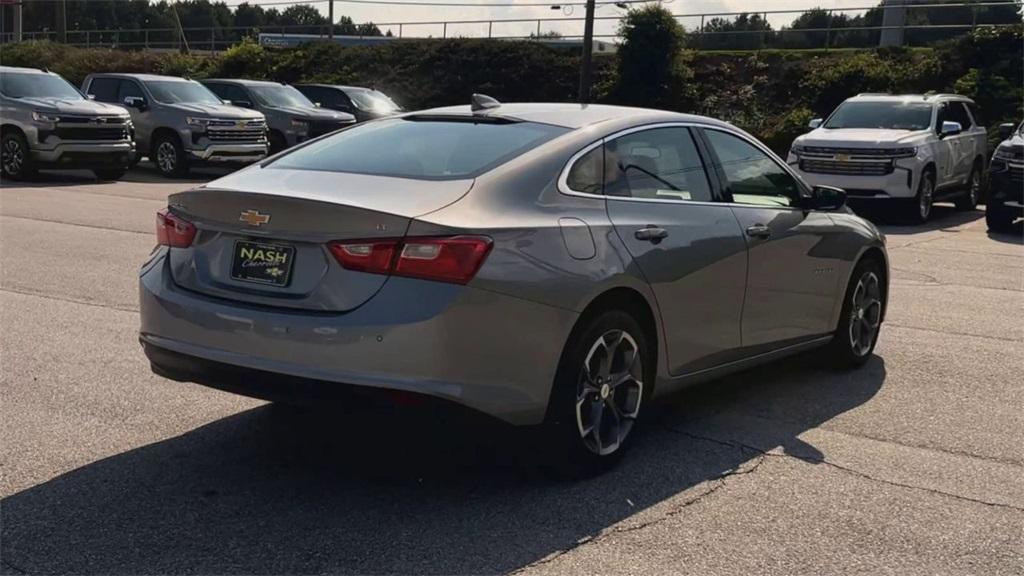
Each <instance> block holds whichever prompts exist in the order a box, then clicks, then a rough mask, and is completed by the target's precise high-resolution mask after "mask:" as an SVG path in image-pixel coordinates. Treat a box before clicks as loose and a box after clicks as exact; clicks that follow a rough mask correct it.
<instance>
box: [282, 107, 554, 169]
mask: <svg viewBox="0 0 1024 576" xmlns="http://www.w3.org/2000/svg"><path fill="white" fill-rule="evenodd" d="M566 132H568V129H567V128H562V127H559V126H551V125H549V124H536V123H532V122H514V123H495V122H490V121H485V122H473V121H466V120H449V119H436V120H434V119H431V120H422V119H419V120H414V119H407V118H395V119H391V120H380V121H376V122H368V123H366V124H360V125H357V126H355V127H353V128H350V129H348V130H344V131H342V132H339V133H337V134H335V135H333V136H329V137H327V138H325V139H323V140H320V141H318V142H314V143H312V144H309V145H308V146H304V147H302V148H300V149H298V150H295V151H294V152H292V153H290V154H287V155H285V156H283V157H281V158H280V159H278V160H276V161H274V162H273V163H272V164H271V165H270V166H271V167H273V168H291V169H298V170H326V171H331V172H352V173H356V174H373V175H378V176H394V177H398V178H417V179H424V180H457V179H460V178H474V177H476V176H478V175H479V174H482V173H484V172H486V171H488V170H490V169H492V168H494V167H496V166H498V165H500V164H503V163H505V162H508V161H509V160H511V159H512V158H515V157H516V156H519V155H520V154H522V153H524V152H526V151H527V150H530V149H531V148H533V147H535V146H538V145H540V144H542V143H544V142H547V141H548V140H551V139H552V138H555V137H556V136H559V135H561V134H564V133H566Z"/></svg>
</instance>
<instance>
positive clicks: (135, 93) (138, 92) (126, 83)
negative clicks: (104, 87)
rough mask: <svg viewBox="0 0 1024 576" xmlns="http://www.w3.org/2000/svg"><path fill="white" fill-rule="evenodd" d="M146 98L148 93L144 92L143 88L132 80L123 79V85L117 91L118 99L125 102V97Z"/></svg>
mask: <svg viewBox="0 0 1024 576" xmlns="http://www.w3.org/2000/svg"><path fill="white" fill-rule="evenodd" d="M128 97H135V98H145V97H146V95H145V94H144V93H143V92H142V88H139V85H138V84H136V83H135V82H133V81H131V80H121V85H120V87H119V88H118V91H117V101H118V102H124V99H125V98H128Z"/></svg>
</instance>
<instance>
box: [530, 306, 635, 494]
mask: <svg viewBox="0 0 1024 576" xmlns="http://www.w3.org/2000/svg"><path fill="white" fill-rule="evenodd" d="M574 334H575V335H574V337H573V338H572V340H571V341H570V342H569V343H568V344H567V345H566V346H567V348H566V350H565V352H564V354H563V356H562V362H561V365H560V367H559V370H558V374H557V376H556V378H555V384H554V389H553V391H552V394H551V404H550V405H549V406H548V418H547V422H546V429H547V436H548V438H547V440H548V443H547V447H548V448H549V449H553V450H554V451H555V452H554V453H553V454H551V456H553V458H554V459H555V462H556V464H557V466H558V467H559V468H560V469H562V470H563V471H564V472H569V473H571V474H582V475H588V474H593V473H596V472H600V471H602V470H605V469H607V468H609V467H610V466H612V465H613V464H615V463H616V462H617V461H618V460H619V458H621V457H622V454H623V453H624V452H625V450H626V448H627V447H628V446H629V441H630V440H631V438H632V437H633V435H634V434H633V433H634V429H635V428H636V424H637V422H638V420H639V418H640V413H641V410H642V409H643V408H644V407H645V405H646V403H647V402H646V400H647V399H648V398H649V396H650V391H651V388H652V386H653V381H652V379H653V373H654V366H653V365H652V360H651V359H652V358H653V356H652V355H651V351H650V349H649V348H648V346H649V345H650V344H649V343H648V341H647V336H646V335H645V333H644V331H643V329H642V328H641V327H640V324H639V323H637V321H636V320H635V319H634V318H633V317H632V316H631V315H630V314H628V313H626V312H624V311H621V310H612V311H607V312H603V313H601V314H599V315H597V316H595V317H593V318H591V319H590V320H589V321H587V322H586V324H585V325H584V326H583V328H582V329H581V330H576V331H575V332H574Z"/></svg>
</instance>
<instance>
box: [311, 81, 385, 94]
mask: <svg viewBox="0 0 1024 576" xmlns="http://www.w3.org/2000/svg"><path fill="white" fill-rule="evenodd" d="M296 86H312V87H315V88H337V89H339V90H369V91H371V92H380V90H377V89H376V88H370V87H369V86H350V85H348V84H317V83H313V82H299V83H298V84H296Z"/></svg>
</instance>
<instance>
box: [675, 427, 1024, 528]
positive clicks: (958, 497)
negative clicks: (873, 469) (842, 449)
mask: <svg viewBox="0 0 1024 576" xmlns="http://www.w3.org/2000/svg"><path fill="white" fill-rule="evenodd" d="M663 428H664V429H665V430H667V431H669V432H673V433H675V434H680V435H682V436H686V437H688V438H693V439H694V440H703V441H705V442H712V443H715V444H719V445H722V446H730V447H733V448H741V449H747V450H751V451H754V452H756V453H758V454H761V455H763V456H771V457H773V458H792V459H794V460H800V461H802V462H807V463H808V464H825V465H827V466H830V467H832V468H835V469H837V470H841V471H843V472H846V473H848V474H852V475H854V476H858V477H860V478H864V479H865V480H870V481H872V482H878V483H881V484H887V485H889V486H895V487H897V488H905V489H908V490H921V491H923V492H930V493H932V494H937V495H940V496H946V497H948V498H954V499H956V500H962V501H964V502H972V503H974V504H983V505H985V506H991V507H993V508H1003V509H1007V510H1016V511H1017V512H1024V507H1020V506H1014V505H1013V504H1004V503H1001V502H989V501H988V500H981V499H978V498H971V497H970V496H963V495H960V494H953V493H952V492H946V491H943V490H937V489H935V488H927V487H924V486H915V485H913V484H903V483H901V482H896V481H895V480H887V479H885V478H879V477H877V476H872V475H871V474H868V473H866V472H861V471H860V470H855V469H853V468H850V467H847V466H843V465H842V464H837V463H835V462H830V461H828V460H826V459H824V458H811V457H807V456H797V455H795V454H786V453H781V454H780V453H777V452H768V451H765V450H762V449H761V448H758V447H756V446H751V445H749V444H742V443H736V442H730V441H728V440H721V439H719V438H712V437H710V436H701V435H699V434H694V433H692V432H686V431H683V430H677V429H675V428H671V427H663Z"/></svg>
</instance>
